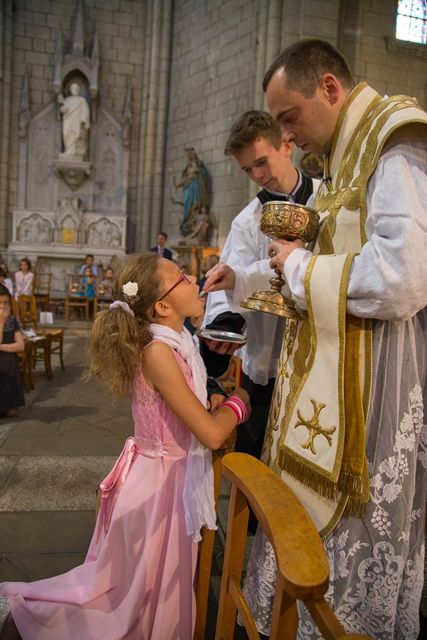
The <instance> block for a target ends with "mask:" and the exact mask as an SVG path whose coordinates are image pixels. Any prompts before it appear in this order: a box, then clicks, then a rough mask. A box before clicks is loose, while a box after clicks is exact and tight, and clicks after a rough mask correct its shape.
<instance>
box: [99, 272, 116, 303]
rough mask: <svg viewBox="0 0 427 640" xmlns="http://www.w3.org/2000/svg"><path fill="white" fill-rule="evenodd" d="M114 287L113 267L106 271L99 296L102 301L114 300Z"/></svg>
mask: <svg viewBox="0 0 427 640" xmlns="http://www.w3.org/2000/svg"><path fill="white" fill-rule="evenodd" d="M113 287H114V271H113V270H112V268H111V267H107V268H106V269H105V271H104V277H103V278H102V280H101V284H100V285H99V296H100V298H102V300H112V299H113Z"/></svg>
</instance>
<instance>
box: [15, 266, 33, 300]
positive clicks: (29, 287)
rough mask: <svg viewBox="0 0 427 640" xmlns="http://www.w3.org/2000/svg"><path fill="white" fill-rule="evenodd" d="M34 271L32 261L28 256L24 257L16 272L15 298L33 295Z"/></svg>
mask: <svg viewBox="0 0 427 640" xmlns="http://www.w3.org/2000/svg"><path fill="white" fill-rule="evenodd" d="M33 280H34V273H33V272H32V271H31V262H30V261H29V260H28V258H22V260H21V261H20V263H19V271H16V273H15V298H16V299H18V296H31V295H33Z"/></svg>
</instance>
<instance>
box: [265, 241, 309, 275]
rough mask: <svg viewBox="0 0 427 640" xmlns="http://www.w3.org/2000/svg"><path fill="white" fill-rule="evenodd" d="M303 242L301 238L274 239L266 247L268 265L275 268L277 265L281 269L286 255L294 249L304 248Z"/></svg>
mask: <svg viewBox="0 0 427 640" xmlns="http://www.w3.org/2000/svg"><path fill="white" fill-rule="evenodd" d="M304 246H305V245H304V242H303V241H302V240H299V239H297V240H292V241H289V240H275V241H274V242H272V243H271V245H270V246H269V247H268V255H269V256H270V258H271V260H270V267H271V268H272V269H276V268H277V267H279V268H280V269H282V271H283V265H284V264H285V262H286V259H287V258H288V256H289V255H290V254H291V253H292V251H295V249H304Z"/></svg>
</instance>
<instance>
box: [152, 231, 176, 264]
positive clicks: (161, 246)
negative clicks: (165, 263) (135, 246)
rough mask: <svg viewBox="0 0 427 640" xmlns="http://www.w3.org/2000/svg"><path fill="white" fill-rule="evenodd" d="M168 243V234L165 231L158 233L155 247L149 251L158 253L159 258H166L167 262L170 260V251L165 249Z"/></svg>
mask: <svg viewBox="0 0 427 640" xmlns="http://www.w3.org/2000/svg"><path fill="white" fill-rule="evenodd" d="M167 241H168V234H167V233H166V232H165V231H160V233H159V235H158V236H157V246H156V247H151V249H150V251H152V252H153V253H158V254H159V256H162V257H163V258H166V259H167V260H172V251H171V250H170V249H168V248H167V246H166V242H167Z"/></svg>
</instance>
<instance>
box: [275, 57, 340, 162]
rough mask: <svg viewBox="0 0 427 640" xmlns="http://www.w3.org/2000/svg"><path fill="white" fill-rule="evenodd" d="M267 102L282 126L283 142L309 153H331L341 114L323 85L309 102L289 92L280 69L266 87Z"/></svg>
mask: <svg viewBox="0 0 427 640" xmlns="http://www.w3.org/2000/svg"><path fill="white" fill-rule="evenodd" d="M266 98H267V104H268V108H269V109H270V111H271V113H272V115H273V117H274V118H275V119H276V120H278V122H279V124H280V128H281V130H282V135H283V140H285V141H287V142H294V143H295V144H296V145H297V146H298V147H300V149H302V150H303V151H304V152H306V153H308V152H310V153H315V154H325V153H327V152H328V151H329V149H330V146H331V140H332V135H333V132H334V129H335V125H336V121H337V117H338V111H337V109H336V106H335V104H331V102H330V97H329V94H328V92H327V91H326V90H325V88H324V87H323V86H322V85H319V86H318V87H317V88H316V91H315V92H314V94H313V96H312V97H310V98H306V97H305V96H303V94H302V93H300V92H299V91H296V90H292V89H289V88H288V86H287V79H286V73H285V72H284V70H283V69H279V70H278V71H276V73H275V74H274V75H273V77H272V78H271V80H270V82H269V84H268V86H267V91H266Z"/></svg>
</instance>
